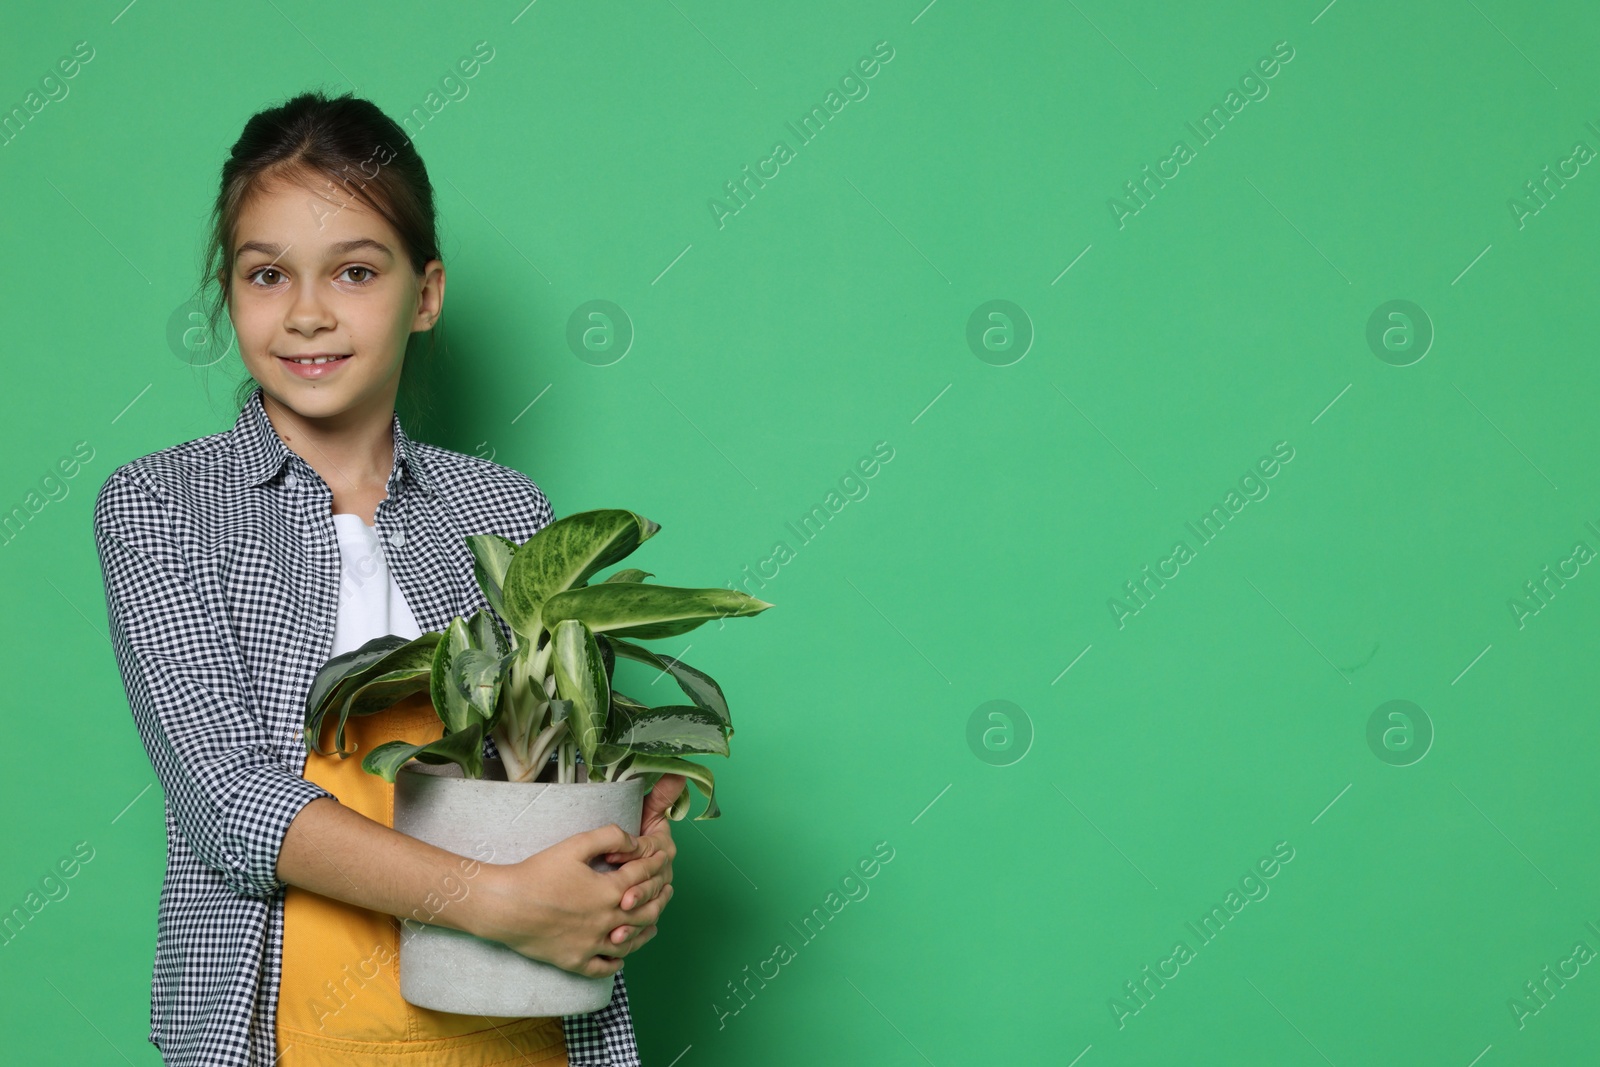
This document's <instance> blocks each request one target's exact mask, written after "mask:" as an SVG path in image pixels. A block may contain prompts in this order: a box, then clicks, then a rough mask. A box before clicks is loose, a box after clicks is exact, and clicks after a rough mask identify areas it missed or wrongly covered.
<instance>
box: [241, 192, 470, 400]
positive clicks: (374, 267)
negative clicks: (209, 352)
mask: <svg viewBox="0 0 1600 1067" xmlns="http://www.w3.org/2000/svg"><path fill="white" fill-rule="evenodd" d="M302 181H306V182H309V183H311V184H312V185H316V184H318V183H319V182H320V181H321V179H319V178H317V177H314V176H313V177H309V178H303V179H300V180H295V179H292V178H289V177H287V176H285V177H283V178H280V179H279V180H277V181H273V182H269V183H267V184H264V185H263V186H261V187H259V188H258V189H257V190H256V192H255V193H254V194H253V195H252V196H250V197H249V198H248V199H247V200H246V202H245V203H244V205H243V206H242V209H241V211H240V214H239V220H238V226H237V228H236V230H235V232H234V241H235V244H234V252H235V256H234V261H233V263H232V264H231V265H230V269H231V289H232V292H231V294H230V296H229V301H228V314H229V317H230V318H231V319H232V321H233V328H234V332H235V333H236V334H237V335H238V338H239V353H240V356H241V357H242V358H243V360H244V365H245V369H246V370H248V371H249V372H250V376H251V377H252V378H254V379H255V380H256V381H257V382H259V383H260V385H261V389H262V392H264V393H265V394H266V396H267V397H269V398H270V399H271V400H275V401H277V402H278V403H279V404H281V405H283V406H284V407H286V408H288V409H290V410H291V411H293V412H295V413H296V414H298V415H300V416H301V417H303V418H305V419H311V420H322V419H334V420H338V421H340V422H343V421H345V420H344V419H342V418H341V416H346V415H354V416H357V417H359V416H361V415H363V414H369V413H377V412H386V411H392V410H393V409H394V401H395V395H396V393H397V392H398V390H399V386H400V369H401V366H402V364H403V363H404V361H405V350H406V341H407V340H408V339H409V338H410V336H411V334H412V333H414V332H415V331H418V330H426V329H430V328H432V326H433V324H434V322H435V321H436V320H437V319H438V317H439V311H440V309H441V307H442V306H443V304H444V266H443V264H441V263H440V262H439V261H438V260H431V261H429V262H428V264H427V265H426V268H425V271H424V274H423V275H422V276H421V277H418V276H417V274H416V273H415V272H413V270H412V269H411V264H410V261H409V260H408V259H407V258H406V251H405V246H404V244H403V243H402V241H401V239H400V235H399V234H398V233H396V232H395V230H394V229H393V228H392V227H391V226H390V225H389V224H388V223H387V222H386V221H384V219H383V218H382V216H380V215H378V214H377V213H375V212H373V211H372V210H370V209H369V208H367V207H366V205H364V204H363V203H361V201H360V200H358V199H356V198H355V197H354V196H352V195H350V194H349V193H348V192H347V191H343V190H341V189H339V187H337V186H336V187H333V188H327V190H326V192H317V191H315V190H314V189H313V188H308V187H307V185H305V184H301V182H302ZM325 188H326V187H325ZM315 356H328V357H334V358H331V359H329V360H328V361H327V362H324V363H316V364H313V363H309V362H300V361H297V360H296V359H295V357H300V358H301V359H302V360H305V359H308V358H309V357H315Z"/></svg>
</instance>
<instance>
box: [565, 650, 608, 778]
mask: <svg viewBox="0 0 1600 1067" xmlns="http://www.w3.org/2000/svg"><path fill="white" fill-rule="evenodd" d="M551 641H552V642H553V643H554V645H555V651H554V654H553V655H552V656H551V657H550V662H551V665H552V666H553V667H554V668H555V676H556V692H558V693H560V694H561V699H563V700H567V701H571V704H572V707H571V709H570V711H569V712H568V716H569V718H571V720H572V734H573V737H574V738H575V739H576V740H577V742H578V751H579V752H580V753H582V755H583V761H584V762H585V763H593V762H594V746H595V745H596V744H598V743H599V741H600V739H601V738H600V735H601V731H602V730H603V729H604V727H605V724H606V719H607V717H608V715H609V714H610V710H611V682H610V681H609V680H608V679H607V678H606V671H605V665H604V663H603V662H602V660H601V658H600V646H599V645H597V644H596V643H595V639H594V634H592V633H590V632H589V628H588V627H587V626H585V625H584V624H583V623H581V622H578V621H577V620H574V619H568V620H566V621H564V622H561V623H560V624H558V625H557V626H556V628H555V629H554V630H552V631H551Z"/></svg>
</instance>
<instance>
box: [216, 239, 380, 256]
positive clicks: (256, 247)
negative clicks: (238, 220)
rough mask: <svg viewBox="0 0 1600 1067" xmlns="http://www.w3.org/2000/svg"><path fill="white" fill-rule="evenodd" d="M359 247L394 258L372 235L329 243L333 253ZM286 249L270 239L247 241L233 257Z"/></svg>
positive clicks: (269, 253) (275, 254) (267, 253)
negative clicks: (333, 243) (247, 253)
mask: <svg viewBox="0 0 1600 1067" xmlns="http://www.w3.org/2000/svg"><path fill="white" fill-rule="evenodd" d="M358 248H370V249H372V250H373V251H375V252H378V253H380V254H382V255H385V256H388V257H389V258H390V259H393V258H394V253H393V252H391V251H390V250H389V246H388V245H386V244H384V243H383V242H381V241H374V240H373V239H372V238H370V237H357V238H355V239H354V240H351V241H340V242H339V243H338V244H336V245H329V246H328V251H329V253H330V254H332V255H335V256H342V255H344V254H345V253H346V252H354V251H355V250H356V249H358ZM284 251H285V250H284V248H283V246H282V245H275V244H273V243H271V242H270V241H246V242H245V243H244V244H242V245H240V246H239V250H238V251H237V252H235V253H234V254H233V258H234V259H238V258H239V257H240V256H242V255H244V254H245V253H246V252H260V253H261V254H262V255H266V256H272V257H274V258H276V257H278V256H281V255H283V253H284Z"/></svg>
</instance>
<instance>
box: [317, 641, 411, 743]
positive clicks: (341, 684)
mask: <svg viewBox="0 0 1600 1067" xmlns="http://www.w3.org/2000/svg"><path fill="white" fill-rule="evenodd" d="M438 641H439V635H438V634H437V633H433V632H429V633H425V634H422V635H421V636H420V637H416V638H413V639H411V640H407V639H405V638H403V637H400V636H397V635H395V634H386V635H384V636H382V637H374V638H373V639H372V640H371V641H368V642H366V643H365V644H363V645H362V646H361V647H360V648H356V649H352V650H351V651H349V652H344V653H341V654H340V655H337V656H334V657H333V658H332V659H330V660H328V661H327V662H326V663H324V664H323V665H322V667H321V668H319V669H318V671H317V675H316V677H315V678H314V679H313V680H312V683H311V690H310V692H309V693H308V694H307V696H306V719H305V741H306V747H307V748H309V749H311V750H313V751H315V752H317V753H318V754H319V755H328V753H327V752H325V751H323V749H322V746H321V740H322V732H323V724H324V721H325V720H326V718H327V715H328V713H329V712H330V711H332V710H333V709H334V708H338V709H339V719H338V728H337V729H336V731H335V737H334V747H335V749H336V750H337V751H338V752H339V754H340V755H346V754H347V753H345V750H344V726H345V721H346V720H347V719H348V718H349V716H350V715H351V714H352V712H351V703H350V702H351V700H352V699H353V698H354V697H355V695H356V694H357V693H358V692H359V691H360V690H361V688H362V687H363V686H364V685H366V684H368V683H369V682H375V681H380V680H383V681H392V680H394V679H396V678H399V677H403V676H406V675H408V674H411V673H414V672H418V671H426V670H427V668H428V665H429V663H430V662H431V660H432V657H433V652H434V646H435V645H436V644H437V643H438ZM411 691H412V692H414V691H415V690H411ZM373 695H376V694H369V698H370V697H371V696H373ZM406 695H408V693H407V692H404V691H401V692H397V693H395V696H394V700H399V699H401V698H402V697H404V696H406ZM390 703H393V701H390ZM388 706H389V705H388V704H383V705H381V706H380V707H388ZM376 710H380V708H379V707H373V706H371V705H370V703H364V704H363V705H362V710H360V711H357V712H355V714H368V713H369V712H370V711H376Z"/></svg>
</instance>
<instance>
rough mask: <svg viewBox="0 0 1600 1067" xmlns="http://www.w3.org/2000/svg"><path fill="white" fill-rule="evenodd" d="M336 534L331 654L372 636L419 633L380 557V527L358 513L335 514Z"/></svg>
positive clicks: (354, 646)
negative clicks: (336, 605) (336, 575)
mask: <svg viewBox="0 0 1600 1067" xmlns="http://www.w3.org/2000/svg"><path fill="white" fill-rule="evenodd" d="M333 525H334V527H335V529H336V530H337V531H338V534H339V556H340V558H341V560H342V561H343V562H342V565H341V568H340V573H339V614H338V618H337V620H336V621H335V623H334V628H333V651H332V652H331V653H329V654H330V655H333V656H338V655H341V654H343V653H345V652H349V651H351V650H353V649H357V648H360V647H361V646H362V645H364V644H366V643H367V642H368V641H370V640H372V639H373V638H374V637H382V636H383V635H385V634H397V635H399V636H400V637H404V638H407V639H410V638H413V637H421V636H422V628H421V627H420V626H418V625H417V620H416V617H415V616H414V615H412V614H411V606H410V605H409V604H407V603H406V597H405V594H404V593H402V592H401V591H400V586H399V585H398V584H396V582H395V580H394V575H393V574H391V573H390V572H389V564H388V561H387V560H386V559H385V558H384V555H383V547H382V544H381V543H380V542H379V540H378V530H377V527H375V526H369V525H367V523H366V521H365V520H363V519H362V518H361V516H360V515H355V514H350V513H345V514H335V515H334V516H333Z"/></svg>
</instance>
